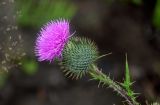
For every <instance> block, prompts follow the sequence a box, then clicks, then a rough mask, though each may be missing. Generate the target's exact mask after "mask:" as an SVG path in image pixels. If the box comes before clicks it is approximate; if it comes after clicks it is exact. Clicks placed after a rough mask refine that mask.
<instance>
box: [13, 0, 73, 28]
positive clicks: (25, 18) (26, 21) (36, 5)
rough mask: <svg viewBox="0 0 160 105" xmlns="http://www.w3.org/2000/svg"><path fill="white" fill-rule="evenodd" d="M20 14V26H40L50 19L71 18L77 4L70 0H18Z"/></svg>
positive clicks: (18, 20) (18, 19)
mask: <svg viewBox="0 0 160 105" xmlns="http://www.w3.org/2000/svg"><path fill="white" fill-rule="evenodd" d="M16 4H17V9H18V10H19V11H20V15H19V16H18V18H17V22H18V24H19V25H20V26H32V27H35V28H36V27H40V26H41V25H42V24H44V23H46V22H47V21H49V20H52V19H57V18H61V17H63V18H65V19H68V20H70V19H71V18H72V17H73V16H74V14H75V12H76V6H75V5H74V4H73V3H71V2H70V1H69V0H57V1H56V0H17V1H16Z"/></svg>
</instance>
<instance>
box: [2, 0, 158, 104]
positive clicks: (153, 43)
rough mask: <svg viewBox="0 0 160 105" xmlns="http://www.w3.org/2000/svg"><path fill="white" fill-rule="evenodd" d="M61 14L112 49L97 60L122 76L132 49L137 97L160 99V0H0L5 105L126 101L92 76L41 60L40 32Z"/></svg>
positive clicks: (103, 50)
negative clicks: (69, 73)
mask: <svg viewBox="0 0 160 105" xmlns="http://www.w3.org/2000/svg"><path fill="white" fill-rule="evenodd" d="M59 18H64V19H67V20H69V21H70V27H71V29H70V31H71V33H73V32H75V31H76V33H75V35H76V36H84V37H88V38H90V39H91V40H93V41H95V43H96V44H97V46H98V48H99V51H100V54H106V53H109V52H112V55H109V56H106V57H104V58H102V59H101V60H99V64H98V65H99V67H100V68H102V70H103V72H105V73H106V74H110V75H111V77H112V78H114V80H116V81H118V82H121V81H123V78H124V66H125V53H127V54H128V61H129V66H130V70H131V76H132V79H133V81H136V82H135V83H134V86H133V89H134V90H135V92H137V93H140V96H139V97H138V98H137V100H138V101H139V102H140V103H142V105H146V100H148V103H150V102H154V101H157V102H160V98H159V97H160V0H0V105H114V104H116V105H123V102H122V101H124V100H123V99H122V98H121V97H119V96H118V95H117V94H116V93H114V92H112V90H111V89H108V88H107V89H106V88H103V87H100V88H97V84H98V83H97V82H94V81H90V82H88V79H89V76H85V77H84V78H82V79H80V80H72V79H69V78H67V77H65V76H64V74H63V72H62V70H60V67H59V66H58V65H57V64H56V63H55V62H54V61H53V62H51V63H50V62H38V61H37V58H36V57H35V54H34V46H35V39H36V37H37V33H38V32H39V30H40V28H41V27H42V26H43V25H44V24H45V23H46V22H48V21H50V20H54V19H59Z"/></svg>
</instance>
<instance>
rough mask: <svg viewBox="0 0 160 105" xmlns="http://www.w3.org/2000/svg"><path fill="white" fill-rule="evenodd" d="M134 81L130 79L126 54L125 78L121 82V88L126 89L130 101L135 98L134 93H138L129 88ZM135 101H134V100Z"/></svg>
mask: <svg viewBox="0 0 160 105" xmlns="http://www.w3.org/2000/svg"><path fill="white" fill-rule="evenodd" d="M133 83H134V82H132V81H131V77H130V72H129V65H128V60H127V54H126V63H125V80H124V83H121V85H122V86H123V88H124V89H125V90H126V91H127V94H128V96H129V97H131V99H132V101H135V100H136V95H137V94H138V93H134V92H133V91H132V89H131V86H132V84H133ZM135 102H136V101H135ZM137 105H138V104H137Z"/></svg>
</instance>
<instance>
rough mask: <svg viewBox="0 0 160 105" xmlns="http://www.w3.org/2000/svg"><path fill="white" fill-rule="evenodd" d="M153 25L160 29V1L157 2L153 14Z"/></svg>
mask: <svg viewBox="0 0 160 105" xmlns="http://www.w3.org/2000/svg"><path fill="white" fill-rule="evenodd" d="M153 24H154V25H155V26H156V27H157V28H159V29H160V0H157V3H156V5H155V10H154V14H153Z"/></svg>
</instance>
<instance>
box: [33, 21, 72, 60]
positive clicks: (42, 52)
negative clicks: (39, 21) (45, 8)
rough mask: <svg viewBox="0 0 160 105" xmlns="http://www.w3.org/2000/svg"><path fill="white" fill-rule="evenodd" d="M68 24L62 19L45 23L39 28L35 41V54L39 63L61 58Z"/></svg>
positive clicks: (67, 36)
mask: <svg viewBox="0 0 160 105" xmlns="http://www.w3.org/2000/svg"><path fill="white" fill-rule="evenodd" d="M69 35H70V32H69V22H68V21H66V20H63V19H60V20H55V21H51V22H49V23H47V24H46V25H45V26H44V27H43V28H41V31H40V33H39V34H38V38H37V40H36V46H35V53H36V56H38V60H39V61H44V60H48V61H52V60H53V59H54V58H61V55H62V51H63V48H64V45H65V44H66V42H67V41H68V38H69Z"/></svg>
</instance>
